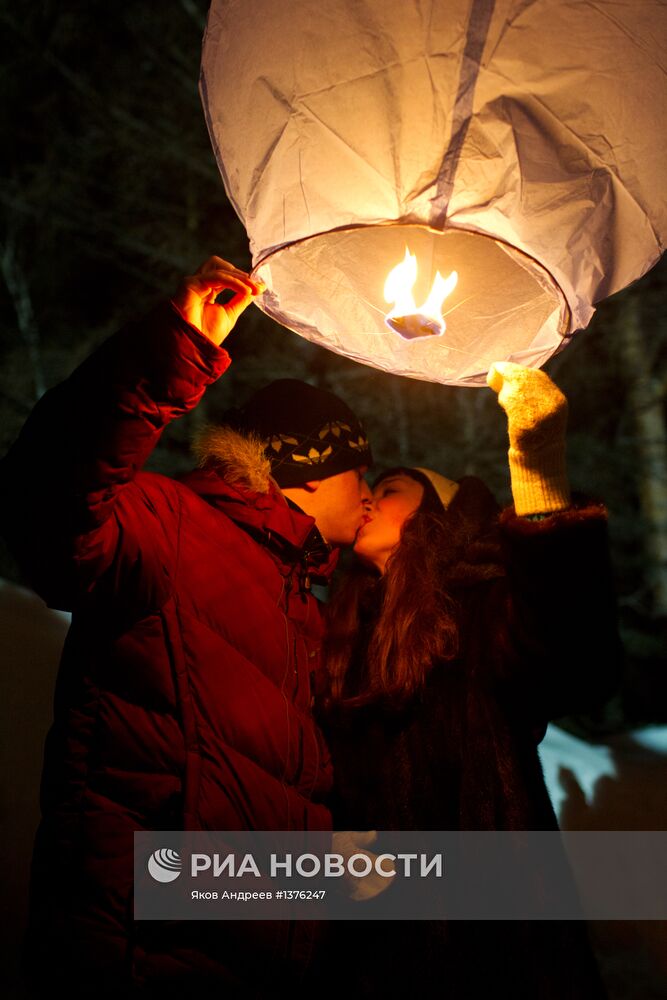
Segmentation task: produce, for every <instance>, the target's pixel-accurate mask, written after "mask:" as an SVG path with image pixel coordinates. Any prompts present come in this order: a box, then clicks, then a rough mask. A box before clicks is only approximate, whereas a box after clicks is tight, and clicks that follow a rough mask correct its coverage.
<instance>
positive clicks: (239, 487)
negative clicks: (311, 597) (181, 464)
mask: <svg viewBox="0 0 667 1000" xmlns="http://www.w3.org/2000/svg"><path fill="white" fill-rule="evenodd" d="M179 479H180V482H182V483H183V484H184V485H185V486H187V487H188V488H189V489H191V490H193V491H194V492H195V493H197V494H198V496H200V497H201V498H202V499H203V500H205V501H206V502H207V503H208V504H210V505H211V506H212V507H215V508H216V510H220V511H221V512H222V513H224V514H226V515H227V516H228V517H229V518H231V520H232V521H234V523H235V524H237V525H238V526H239V527H240V528H242V529H243V530H244V531H246V532H247V533H248V534H249V535H251V536H252V537H253V538H255V540H256V541H258V542H259V544H260V545H262V546H263V547H264V548H266V549H268V550H269V551H270V552H271V554H272V555H273V557H274V558H275V559H276V561H277V562H278V563H279V564H280V565H281V566H282V567H283V568H284V570H285V571H289V570H292V569H293V568H294V567H296V566H301V567H302V569H303V571H304V577H305V586H306V588H308V586H309V578H312V580H313V581H314V582H316V583H318V582H327V581H328V580H329V578H330V577H331V575H332V573H333V571H334V569H335V566H336V563H337V561H338V549H333V548H332V547H331V546H330V545H328V544H327V543H326V542H325V540H324V539H323V538H322V535H321V534H320V532H319V531H318V529H317V526H316V524H315V519H314V518H313V517H311V516H310V515H309V514H306V513H304V511H302V510H301V509H300V508H299V507H297V506H296V504H292V503H290V502H288V500H287V498H286V497H285V496H284V494H283V493H282V492H281V490H280V488H279V487H278V486H277V484H276V483H275V482H274V481H273V480H270V482H269V484H268V489H267V491H266V492H261V493H259V492H255V491H254V490H251V489H249V488H248V487H247V486H245V485H243V484H241V483H235V484H231V483H229V482H227V481H226V479H224V478H223V476H222V475H221V472H220V470H218V469H216V468H206V469H195V470H193V471H192V472H188V473H186V474H185V475H183V476H180V477H179Z"/></svg>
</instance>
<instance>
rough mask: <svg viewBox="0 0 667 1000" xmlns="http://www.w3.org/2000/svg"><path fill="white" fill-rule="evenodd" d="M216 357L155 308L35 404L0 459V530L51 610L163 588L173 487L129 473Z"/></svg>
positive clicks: (210, 374)
mask: <svg viewBox="0 0 667 1000" xmlns="http://www.w3.org/2000/svg"><path fill="white" fill-rule="evenodd" d="M228 364H229V356H228V354H227V352H226V351H225V350H224V349H222V348H220V347H217V346H216V345H215V344H213V343H212V342H211V341H209V340H208V338H206V337H205V336H204V335H203V334H201V333H199V331H197V330H195V329H194V328H193V327H191V326H190V325H189V324H188V323H186V322H185V320H184V319H183V318H182V317H181V316H180V314H179V313H178V311H177V310H176V309H175V308H174V307H173V306H171V305H170V304H164V305H162V306H160V307H159V308H158V309H156V310H155V311H154V312H153V313H151V314H150V315H149V316H148V317H147V318H145V319H144V320H142V321H140V322H137V323H133V324H131V325H129V326H127V327H125V328H124V329H122V330H121V331H119V332H118V333H116V334H114V335H113V336H112V337H110V338H109V339H108V340H107V341H106V342H105V343H103V344H102V345H101V346H100V347H99V348H98V349H97V350H96V351H95V352H94V353H93V354H92V355H91V356H90V357H89V358H88V359H87V360H86V361H84V362H83V364H81V365H80V366H79V367H78V368H77V369H76V370H75V371H74V372H73V373H72V375H70V377H69V378H68V379H66V380H65V381H64V382H62V383H61V384H60V385H58V386H56V387H55V388H53V389H51V390H50V391H49V392H47V393H46V394H45V395H44V396H43V397H42V399H41V400H40V401H39V403H38V404H37V405H36V407H35V408H34V410H33V412H32V414H31V415H30V417H29V418H28V421H27V422H26V424H25V426H24V428H23V430H22V432H21V434H20V435H19V437H18V439H17V441H16V442H15V443H14V445H13V446H12V448H11V449H10V451H9V452H8V454H7V455H6V457H5V458H4V459H3V460H2V462H0V526H1V528H2V531H3V534H4V535H5V537H6V539H7V542H8V544H9V547H10V549H11V550H12V551H13V552H14V554H15V555H16V557H17V559H18V560H19V563H20V565H21V567H22V570H23V572H24V573H25V575H26V577H27V579H28V582H29V583H30V584H31V586H32V587H33V588H34V589H35V590H36V591H37V592H38V593H39V594H40V595H41V596H42V597H43V598H44V600H45V601H46V602H47V603H48V604H49V605H50V606H51V607H57V608H62V609H66V610H74V609H76V608H77V607H79V606H81V605H85V604H86V603H90V601H91V600H92V599H93V596H94V595H95V593H96V592H97V591H99V590H102V591H104V596H105V598H109V597H111V596H116V595H118V594H119V593H121V592H122V590H123V588H124V587H128V586H129V587H130V589H132V587H134V588H135V591H136V589H137V587H144V588H146V589H147V591H151V589H152V590H153V591H155V588H156V587H157V589H158V590H159V589H160V587H164V583H163V582H162V583H160V584H159V586H158V582H157V581H159V580H161V581H164V580H165V579H167V578H168V575H169V568H170V562H171V560H172V559H173V549H174V546H175V539H176V537H177V531H176V522H177V519H178V506H179V505H178V493H177V487H176V485H175V484H174V483H173V482H172V481H171V480H168V479H166V478H164V477H159V476H144V477H140V480H141V481H140V482H139V481H137V472H138V471H139V470H140V469H141V467H142V466H143V464H144V462H145V461H146V459H147V457H148V456H149V454H150V453H151V451H152V450H153V448H154V447H155V445H156V444H157V442H158V440H159V438H160V435H161V433H162V431H163V429H164V427H165V426H166V425H167V424H168V423H169V421H171V420H173V419H174V418H176V417H179V416H181V415H182V414H184V413H186V412H187V411H188V410H191V409H192V408H193V407H194V406H196V405H197V403H198V402H199V400H200V399H201V397H202V395H203V393H204V391H205V389H206V387H207V386H208V385H209V384H210V383H211V382H213V381H214V380H215V379H217V378H218V376H219V375H220V374H221V373H222V372H223V371H224V370H225V369H226V368H227V366H228ZM138 581H141V582H140V583H139V582H138ZM144 597H145V598H146V599H147V600H149V601H150V600H151V599H152V598H154V599H155V600H159V599H160V595H159V594H158V593H157V592H154V593H152V594H151V593H148V592H147V593H146V594H144Z"/></svg>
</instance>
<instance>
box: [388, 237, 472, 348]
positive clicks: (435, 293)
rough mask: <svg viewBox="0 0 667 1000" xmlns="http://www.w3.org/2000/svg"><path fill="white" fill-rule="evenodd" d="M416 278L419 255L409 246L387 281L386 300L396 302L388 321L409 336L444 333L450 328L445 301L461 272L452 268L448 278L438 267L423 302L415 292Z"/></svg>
mask: <svg viewBox="0 0 667 1000" xmlns="http://www.w3.org/2000/svg"><path fill="white" fill-rule="evenodd" d="M416 280H417V258H416V257H415V255H414V254H411V253H410V251H409V250H408V248H407V247H406V248H405V257H404V258H403V260H402V261H401V263H400V264H397V265H396V267H394V268H393V269H392V270H391V271H390V272H389V274H388V275H387V280H386V281H385V283H384V298H385V301H386V302H390V303H391V302H393V308H392V309H391V311H390V312H388V313H387V315H386V316H385V318H384V319H385V323H386V324H387V326H388V327H390V329H392V330H394V331H395V332H396V333H398V334H400V335H401V337H405V339H406V340H414V339H415V338H416V337H427V336H430V337H433V336H440V335H441V334H443V333H444V332H445V329H446V325H445V320H444V318H443V315H442V303H443V302H444V301H445V299H446V298H447V296H448V295H451V293H452V292H453V291H454V289H455V288H456V283H457V281H458V280H459V276H458V274H457V273H456V271H452V273H451V274H450V275H449V277H448V278H446V279H445V278H443V277H442V275H441V274H440V272H439V271H438V272H437V273H436V276H435V278H434V279H433V285H432V287H431V291H430V292H429V294H428V298H427V299H426V301H425V302H424V304H423V305H422V306H418V305H417V304H416V302H415V300H414V296H413V294H412V289H413V288H414V285H415V282H416Z"/></svg>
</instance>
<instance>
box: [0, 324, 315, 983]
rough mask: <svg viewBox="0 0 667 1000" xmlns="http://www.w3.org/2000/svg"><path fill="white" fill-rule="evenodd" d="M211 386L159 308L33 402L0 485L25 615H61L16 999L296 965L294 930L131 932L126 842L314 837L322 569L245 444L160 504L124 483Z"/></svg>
mask: <svg viewBox="0 0 667 1000" xmlns="http://www.w3.org/2000/svg"><path fill="white" fill-rule="evenodd" d="M228 364H229V357H228V355H227V352H226V351H225V350H223V349H222V348H219V347H217V346H215V345H214V344H213V343H211V342H210V341H209V340H208V339H207V338H206V337H204V336H203V335H202V334H200V333H199V332H198V331H196V330H194V329H193V328H191V327H190V326H189V325H188V324H187V323H186V322H185V321H184V320H182V318H181V317H180V315H179V314H178V313H177V312H176V310H175V309H174V308H173V307H171V306H167V305H165V306H163V307H161V308H160V309H159V310H157V311H156V312H155V313H154V314H153V315H152V316H151V317H149V318H148V319H147V320H145V321H144V322H143V323H141V324H136V325H133V326H131V327H129V328H127V329H125V330H124V331H121V332H120V333H118V334H116V335H115V336H113V337H112V338H110V339H109V340H108V341H107V342H106V343H105V344H103V345H102V347H101V348H100V349H98V350H97V351H96V352H95V353H94V354H93V355H92V356H91V357H90V358H89V359H88V360H87V361H85V362H84V363H83V364H82V365H81V366H80V367H79V368H78V369H77V370H76V371H75V372H74V373H73V374H72V375H71V376H70V378H69V379H67V380H66V381H65V382H64V383H62V384H61V385H60V386H58V387H56V388H55V389H52V390H51V391H50V392H48V393H47V394H46V395H45V396H44V397H43V399H42V400H41V401H40V402H39V404H38V405H37V406H36V407H35V410H34V412H33V413H32V415H31V416H30V418H29V420H28V422H27V423H26V426H25V427H24V429H23V431H22V433H21V435H20V437H19V439H18V441H17V442H16V443H15V445H14V446H13V447H12V449H11V450H10V452H9V454H8V455H7V457H6V458H5V459H4V460H3V461H2V463H0V495H1V499H0V514H1V517H2V524H3V528H4V533H5V535H6V537H7V539H8V541H9V543H10V546H11V548H12V549H13V550H14V552H15V554H16V555H17V557H18V558H19V561H20V563H21V565H22V567H23V569H24V571H25V573H26V576H27V578H28V580H29V582H30V583H31V584H32V586H33V587H34V588H35V589H36V590H37V591H38V593H40V594H41V596H42V597H43V598H44V599H45V600H46V602H47V603H48V604H49V605H50V606H51V607H56V608H62V609H69V610H71V611H72V626H71V629H70V632H69V635H68V637H67V641H66V645H65V650H64V654H63V660H62V664H61V667H60V672H59V675H58V680H57V686H56V697H55V719H54V724H53V727H52V729H51V731H50V732H49V735H48V738H47V743H46V751H45V762H44V773H43V779H42V790H41V804H42V816H43V818H42V822H41V824H40V827H39V830H38V834H37V839H36V845H35V852H34V858H33V869H32V879H31V920H30V928H29V933H28V936H27V948H26V957H27V963H26V966H27V968H28V969H29V974H30V979H31V980H32V981H33V984H34V986H35V989H36V991H37V995H42V992H43V991H44V992H45V990H46V987H47V984H48V990H49V993H50V994H52V993H53V991H54V990H56V991H57V988H58V986H63V990H64V991H65V992H67V993H69V994H70V995H72V991H73V990H74V991H75V992H76V990H77V989H78V990H79V991H80V993H81V995H86V996H88V995H90V996H92V995H94V994H97V995H98V996H99V995H107V994H106V991H107V990H108V992H109V995H111V994H112V993H117V991H118V988H123V987H128V986H130V984H135V987H134V988H136V984H141V983H163V984H164V985H165V986H166V985H167V984H168V983H171V984H172V985H174V984H177V983H178V980H179V977H182V978H183V979H186V980H187V984H188V986H192V985H197V984H199V983H201V984H215V985H216V987H217V988H218V991H219V988H220V986H221V985H222V986H224V987H225V988H226V989H228V990H230V989H231V990H239V995H243V996H245V995H254V993H252V992H246V990H251V989H255V988H258V989H259V988H261V984H262V982H264V981H267V982H273V983H274V984H275V983H276V982H277V981H278V980H280V979H282V980H283V981H285V982H286V981H288V980H289V978H290V976H292V975H293V974H294V975H295V976H297V977H298V975H299V974H300V971H301V970H302V968H303V967H304V965H305V964H306V962H307V956H308V953H309V951H310V949H311V947H312V943H313V942H312V934H313V927H312V926H311V925H308V924H305V923H302V922H298V923H293V924H290V923H289V922H287V921H284V922H273V923H268V924H263V925H261V926H258V925H257V924H252V923H245V922H238V923H237V924H231V923H229V922H216V921H206V922H199V921H197V922H192V923H190V924H189V925H188V924H183V925H172V924H167V923H161V922H156V923H155V924H154V925H153V924H148V923H146V924H144V923H143V922H137V923H134V922H133V919H132V893H133V874H132V873H133V865H132V861H133V831H135V830H159V829H164V830H166V829H181V828H184V829H195V830H196V829H205V830H206V829H207V830H238V829H259V830H261V829H266V830H290V829H329V828H330V823H331V818H330V814H329V811H328V809H327V808H326V807H325V806H324V805H323V804H322V799H323V797H324V795H325V793H326V792H327V791H328V789H329V787H330V785H331V765H330V759H329V755H328V752H327V749H326V746H325V744H324V742H323V740H322V738H321V735H320V732H319V730H318V729H317V727H316V725H315V724H314V722H313V719H312V717H311V701H312V692H311V684H312V681H313V680H314V672H315V671H317V670H318V669H319V646H320V635H321V619H320V612H319V608H318V602H317V601H316V599H315V598H314V597H313V596H312V595H311V593H310V592H309V591H308V590H307V588H306V578H307V575H308V574H310V573H312V572H315V573H319V574H320V575H322V574H324V575H326V574H327V573H328V572H329V571H330V569H331V568H332V566H331V565H330V564H331V563H332V562H333V560H332V558H331V553H330V552H329V550H328V549H326V547H325V546H323V543H322V541H321V538H320V536H319V535H318V533H317V531H316V529H315V528H314V521H313V519H312V518H310V517H308V516H306V515H305V514H303V513H302V512H300V511H298V510H294V509H292V508H291V507H290V506H288V504H287V502H286V500H285V498H284V497H283V495H282V493H280V491H279V490H278V489H277V487H276V486H275V484H273V482H272V481H270V480H269V479H268V477H267V476H266V474H265V473H263V472H262V463H261V455H259V454H258V455H257V466H256V467H253V455H252V449H251V448H250V449H249V448H248V445H247V442H245V445H246V446H245V447H240V448H237V449H236V450H235V456H231V457H230V462H229V464H228V467H227V468H226V469H215V470H211V469H208V470H205V471H200V472H195V473H192V474H190V475H189V476H188V477H185V478H184V479H183V480H182V481H175V480H172V479H168V478H166V477H165V476H161V475H156V474H151V473H144V472H140V471H138V470H140V469H141V467H142V465H143V463H144V461H145V459H146V458H147V456H148V455H149V453H150V452H151V450H152V449H153V447H154V446H155V444H156V442H157V440H158V438H159V436H160V433H161V431H162V429H163V428H164V426H165V425H166V424H167V423H168V422H169V421H170V420H172V419H173V418H175V417H178V416H179V415H180V414H182V413H185V412H186V411H187V410H189V409H191V408H192V407H194V406H195V405H196V404H197V402H198V401H199V399H200V398H201V396H202V394H203V392H204V390H205V388H206V386H207V385H209V384H210V383H211V382H213V381H214V380H215V379H216V378H218V376H219V375H220V374H221V373H222V372H223V371H224V370H225V369H226V368H227V366H228ZM232 443H233V442H232ZM241 444H243V442H241ZM256 450H257V449H256ZM248 482H251V483H253V485H254V489H250V488H249V486H248V485H247V483H248ZM258 485H259V486H261V487H262V488H261V489H258V488H257V487H258ZM318 541H319V547H318V545H317V542H318ZM181 985H183V983H182V981H181ZM160 988H161V987H160ZM139 995H143V994H141V992H140V994H139ZM161 995H163V992H162V993H161ZM227 995H229V993H228V994H227ZM232 995H236V992H233V993H232Z"/></svg>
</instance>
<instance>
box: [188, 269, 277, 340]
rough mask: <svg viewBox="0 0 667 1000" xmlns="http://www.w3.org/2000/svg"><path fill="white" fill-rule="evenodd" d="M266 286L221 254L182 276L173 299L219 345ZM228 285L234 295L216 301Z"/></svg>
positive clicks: (198, 327) (190, 321)
mask: <svg viewBox="0 0 667 1000" xmlns="http://www.w3.org/2000/svg"><path fill="white" fill-rule="evenodd" d="M265 287H266V286H265V285H264V284H263V283H262V282H260V281H257V280H256V279H255V278H251V277H250V275H249V274H246V272H245V271H240V270H239V269H238V268H237V267H234V265H233V264H230V263H229V261H226V260H223V259H222V257H209V259H208V260H207V261H205V263H203V264H202V265H201V267H199V268H197V270H196V271H195V273H194V274H191V275H188V276H187V277H186V278H183V280H182V282H181V284H180V285H179V288H178V291H177V292H176V295H175V296H174V298H173V299H172V302H173V304H174V305H175V306H176V308H177V309H178V311H179V312H180V313H181V315H182V316H183V318H184V319H185V320H187V322H188V323H190V324H191V325H192V326H194V327H196V328H197V329H198V330H200V331H201V332H202V333H203V334H204V335H205V336H207V337H208V338H209V340H212V341H213V343H214V344H218V345H220V344H221V343H222V342H223V340H224V339H225V337H227V336H228V334H230V333H231V331H232V330H233V329H234V324H235V323H236V321H237V319H238V318H239V316H240V315H241V313H242V312H243V311H244V309H247V308H248V306H249V305H250V303H251V302H252V300H253V298H254V297H255V296H257V295H261V294H262V292H263V291H264V290H265ZM225 289H229V290H230V291H232V292H233V293H234V294H233V296H232V298H231V299H230V300H229V302H224V303H216V301H215V300H216V297H217V296H218V295H219V294H220V292H223V291H224V290H225Z"/></svg>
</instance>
